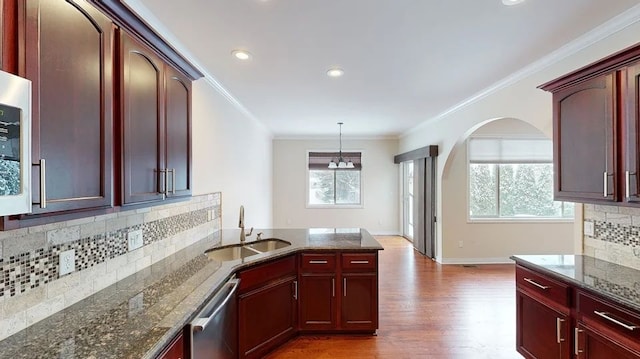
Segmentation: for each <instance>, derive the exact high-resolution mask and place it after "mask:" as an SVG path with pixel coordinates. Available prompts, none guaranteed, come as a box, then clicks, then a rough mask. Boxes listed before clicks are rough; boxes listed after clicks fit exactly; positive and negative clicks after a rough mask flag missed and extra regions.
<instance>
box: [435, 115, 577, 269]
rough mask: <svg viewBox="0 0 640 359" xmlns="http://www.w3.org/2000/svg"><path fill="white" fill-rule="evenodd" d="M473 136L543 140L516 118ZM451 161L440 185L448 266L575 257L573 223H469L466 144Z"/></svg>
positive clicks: (480, 129)
mask: <svg viewBox="0 0 640 359" xmlns="http://www.w3.org/2000/svg"><path fill="white" fill-rule="evenodd" d="M474 134H478V135H483V136H492V135H496V136H498V135H499V136H505V135H513V136H526V137H545V136H544V135H543V134H542V133H541V132H540V131H538V130H537V129H535V128H534V127H532V126H531V125H529V124H527V123H526V122H523V121H519V120H515V119H501V120H496V121H493V122H490V123H488V124H486V125H484V126H482V127H480V128H479V129H478V130H477V131H475V132H474ZM448 161H449V162H450V163H447V165H446V166H445V173H444V179H443V181H442V185H443V187H442V196H443V198H446V201H444V202H443V203H442V211H443V216H442V222H443V223H442V230H443V233H445V234H446V238H445V240H444V241H443V243H442V246H443V247H442V261H443V262H444V263H486V262H490V263H495V262H509V261H510V260H509V256H511V255H513V254H558V253H573V221H570V222H560V223H558V222H546V223H545V222H543V223H540V222H535V223H534V222H518V223H516V222H510V223H496V222H493V223H478V222H475V223H472V222H469V221H468V204H467V201H468V182H467V176H468V168H469V167H468V165H467V146H466V142H464V143H461V144H459V145H457V146H456V148H455V149H454V151H452V153H451V155H450V156H449V158H448ZM460 241H462V248H460V246H459V243H460Z"/></svg>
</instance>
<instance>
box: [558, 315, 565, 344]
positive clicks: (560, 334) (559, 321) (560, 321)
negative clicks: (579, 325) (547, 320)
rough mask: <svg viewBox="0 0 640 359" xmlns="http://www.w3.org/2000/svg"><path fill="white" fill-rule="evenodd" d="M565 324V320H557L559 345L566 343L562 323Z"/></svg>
mask: <svg viewBox="0 0 640 359" xmlns="http://www.w3.org/2000/svg"><path fill="white" fill-rule="evenodd" d="M563 322H564V319H561V318H556V341H557V342H558V344H560V343H562V342H563V341H564V338H562V333H561V332H562V330H561V328H562V323H563Z"/></svg>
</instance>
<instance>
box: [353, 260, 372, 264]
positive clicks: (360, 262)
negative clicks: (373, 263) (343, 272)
mask: <svg viewBox="0 0 640 359" xmlns="http://www.w3.org/2000/svg"><path fill="white" fill-rule="evenodd" d="M351 264H369V261H351Z"/></svg>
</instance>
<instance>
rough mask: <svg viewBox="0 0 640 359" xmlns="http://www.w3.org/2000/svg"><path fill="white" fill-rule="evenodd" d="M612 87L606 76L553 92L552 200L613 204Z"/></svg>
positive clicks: (614, 120) (614, 117)
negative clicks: (553, 184)
mask: <svg viewBox="0 0 640 359" xmlns="http://www.w3.org/2000/svg"><path fill="white" fill-rule="evenodd" d="M615 88H616V83H615V77H614V75H613V74H606V75H601V76H598V77H596V78H594V79H591V80H588V81H585V82H582V83H579V84H577V85H575V86H571V87H569V88H567V89H564V90H561V91H558V92H556V93H554V95H553V113H554V127H553V133H554V144H555V145H556V146H555V154H554V159H555V162H554V165H555V167H554V173H555V184H556V186H555V198H556V199H560V200H568V201H574V202H575V201H578V200H583V199H585V198H588V199H590V200H592V201H604V202H611V201H615V199H616V194H617V185H616V175H617V174H618V172H617V165H616V155H617V151H616V126H617V114H616V106H615V96H616V95H615Z"/></svg>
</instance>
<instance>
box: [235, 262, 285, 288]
mask: <svg viewBox="0 0 640 359" xmlns="http://www.w3.org/2000/svg"><path fill="white" fill-rule="evenodd" d="M296 274H297V271H296V257H295V255H292V256H289V257H286V258H283V259H278V260H276V261H273V262H269V263H265V264H260V265H258V266H255V267H253V268H251V269H247V270H244V271H241V272H240V273H239V274H238V277H239V278H240V287H239V292H240V293H242V292H246V290H247V289H251V288H254V287H256V286H259V285H262V284H266V283H269V282H271V281H273V280H275V279H280V278H282V277H285V276H287V275H293V276H295V275H296Z"/></svg>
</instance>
